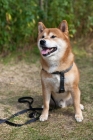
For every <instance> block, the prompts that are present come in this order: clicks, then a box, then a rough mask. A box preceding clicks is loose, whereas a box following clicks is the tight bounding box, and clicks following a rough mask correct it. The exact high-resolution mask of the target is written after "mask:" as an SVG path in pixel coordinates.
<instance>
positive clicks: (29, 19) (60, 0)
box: [0, 0, 93, 52]
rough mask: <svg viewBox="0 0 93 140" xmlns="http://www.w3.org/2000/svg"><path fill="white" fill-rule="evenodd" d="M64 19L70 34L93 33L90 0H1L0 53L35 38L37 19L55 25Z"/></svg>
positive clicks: (32, 40)
mask: <svg viewBox="0 0 93 140" xmlns="http://www.w3.org/2000/svg"><path fill="white" fill-rule="evenodd" d="M63 19H66V20H67V21H68V24H69V31H70V36H71V37H74V36H79V37H80V36H81V35H86V34H87V33H89V32H93V0H90V1H87V0H82V1H78V0H0V29H1V30H0V52H3V51H14V50H16V49H17V48H19V47H20V46H24V45H25V44H26V43H32V42H34V41H36V38H37V23H38V21H42V22H44V23H45V25H46V26H47V27H58V25H59V23H60V22H61V21H62V20H63ZM23 44H24V45H23Z"/></svg>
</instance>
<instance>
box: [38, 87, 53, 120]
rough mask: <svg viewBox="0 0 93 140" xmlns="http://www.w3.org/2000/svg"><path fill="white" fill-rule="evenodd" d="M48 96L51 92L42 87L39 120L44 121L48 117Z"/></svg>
mask: <svg viewBox="0 0 93 140" xmlns="http://www.w3.org/2000/svg"><path fill="white" fill-rule="evenodd" d="M50 97H51V93H50V92H49V90H48V89H43V102H44V108H43V111H42V114H41V116H40V121H46V120H47V119H48V114H49V103H50Z"/></svg>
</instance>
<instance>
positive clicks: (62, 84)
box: [42, 64, 73, 93]
mask: <svg viewBox="0 0 93 140" xmlns="http://www.w3.org/2000/svg"><path fill="white" fill-rule="evenodd" d="M72 66H73V64H72V65H71V66H70V67H69V68H68V69H66V70H63V71H55V72H52V73H51V74H59V75H60V87H59V92H58V93H64V92H65V88H64V79H65V76H64V74H65V73H67V72H68V71H70V70H71V68H72ZM42 70H44V69H42ZM44 71H45V70H44Z"/></svg>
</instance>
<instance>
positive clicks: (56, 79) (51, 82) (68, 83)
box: [44, 74, 74, 92]
mask: <svg viewBox="0 0 93 140" xmlns="http://www.w3.org/2000/svg"><path fill="white" fill-rule="evenodd" d="M44 81H45V83H46V86H47V87H50V88H51V90H52V91H54V92H59V88H60V75H58V74H54V75H52V77H51V78H50V77H47V78H45V79H44ZM73 81H74V75H73V74H71V75H69V76H65V77H64V86H65V90H66V91H68V90H70V88H71V87H72V83H73Z"/></svg>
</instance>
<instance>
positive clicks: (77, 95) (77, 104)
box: [72, 87, 83, 122]
mask: <svg viewBox="0 0 93 140" xmlns="http://www.w3.org/2000/svg"><path fill="white" fill-rule="evenodd" d="M72 96H73V101H74V107H75V119H76V121H77V122H82V120H83V115H82V111H81V108H80V90H79V88H78V87H74V91H73V93H72Z"/></svg>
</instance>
